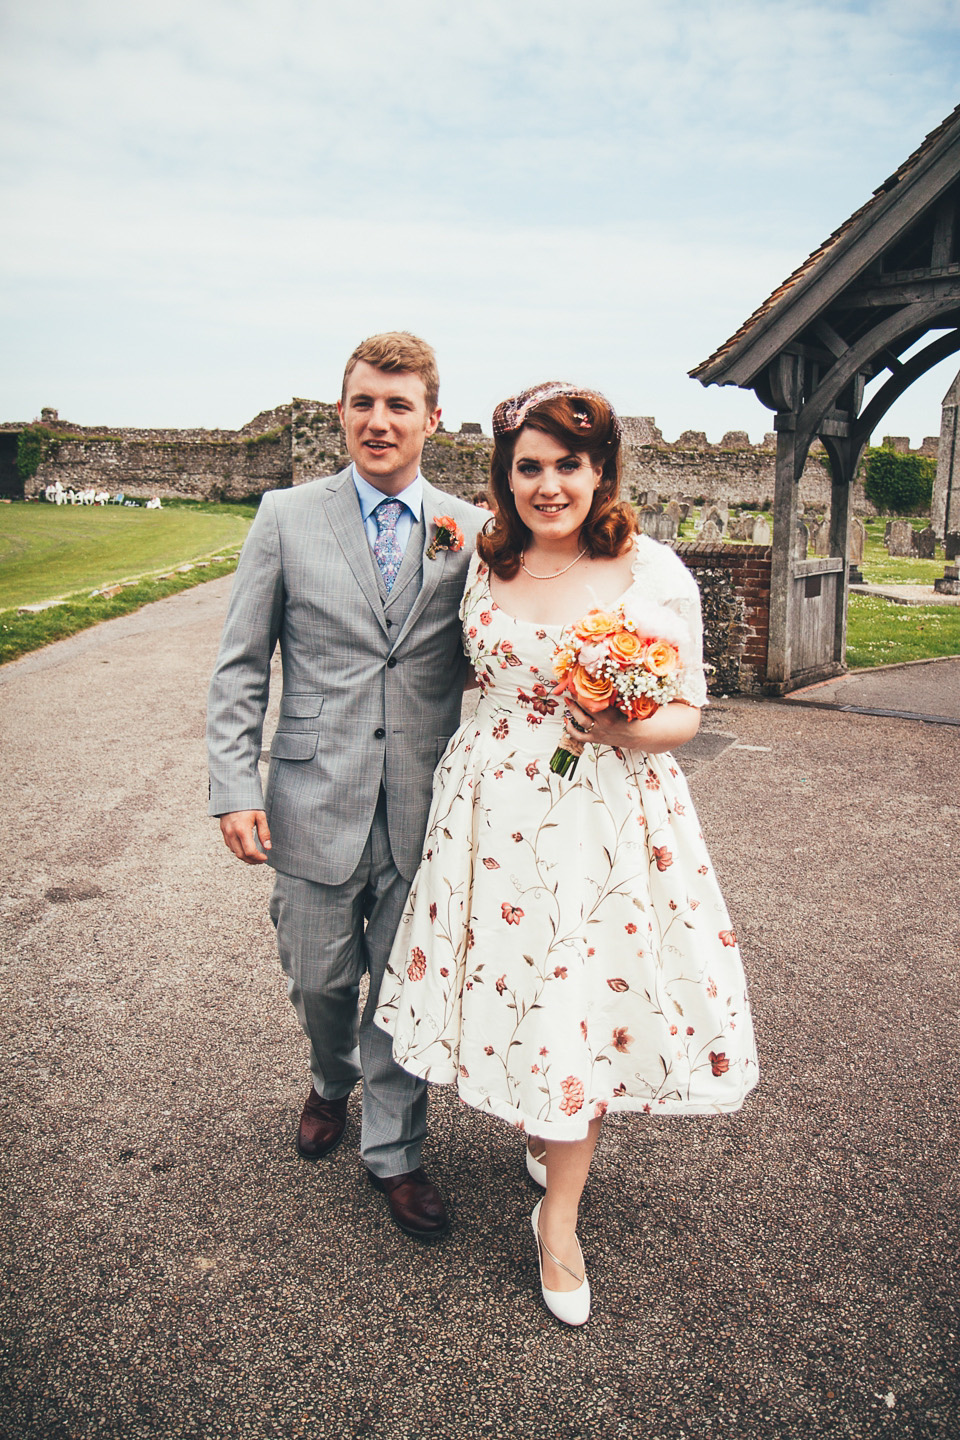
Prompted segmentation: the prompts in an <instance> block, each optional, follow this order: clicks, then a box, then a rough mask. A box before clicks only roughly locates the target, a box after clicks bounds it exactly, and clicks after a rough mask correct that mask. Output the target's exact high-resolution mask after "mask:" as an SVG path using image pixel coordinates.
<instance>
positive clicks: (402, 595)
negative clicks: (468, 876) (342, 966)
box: [207, 467, 489, 885]
mask: <svg viewBox="0 0 960 1440" xmlns="http://www.w3.org/2000/svg"><path fill="white" fill-rule="evenodd" d="M438 513H439V514H449V515H452V516H453V517H454V519H455V520H456V521H457V523H458V524H459V526H460V528H461V530H462V531H463V533H464V539H465V543H464V545H463V548H462V549H461V550H459V551H457V552H456V553H453V552H451V551H449V550H440V551H439V552H438V554H437V556H436V557H435V558H434V559H428V558H427V556H426V548H427V544H428V543H429V540H430V539H431V538H432V536H433V533H434V528H435V527H434V525H433V523H432V521H433V517H434V516H435V515H436V514H438ZM423 518H424V522H425V523H424V525H423V526H422V527H421V528H419V529H418V528H416V527H415V528H414V530H413V533H412V534H411V537H410V541H409V543H408V545H407V550H406V553H405V555H404V560H403V565H402V567H401V569H400V572H399V574H398V576H397V579H396V582H395V584H394V588H393V591H392V592H391V594H390V596H389V598H387V596H386V592H385V590H384V587H383V581H382V578H381V576H380V572H379V569H378V567H377V563H376V560H375V559H374V557H373V554H372V553H371V550H370V546H369V544H368V542H367V537H366V534H365V532H364V528H363V519H362V517H361V513H360V504H359V500H358V497H357V492H356V487H355V486H354V483H353V476H352V471H351V469H350V468H349V467H348V468H347V469H346V470H342V471H341V472H340V473H339V474H338V475H334V476H332V477H330V478H329V479H324V480H314V481H312V482H310V483H309V484H306V485H300V486H297V487H295V488H294V489H291V490H272V491H268V492H267V493H266V494H265V495H264V496H263V499H262V500H261V502H260V509H259V511H258V513H257V516H256V519H255V520H254V522H253V525H252V526H251V528H250V532H249V535H248V536H247V541H246V544H245V545H244V547H243V552H242V554H241V556H240V561H239V564H238V566H237V573H236V576H235V578H234V583H233V589H232V591H231V595H230V603H229V607H228V610H227V617H226V622H225V624H224V629H223V638H222V640H221V643H220V653H219V656H218V658H217V664H216V668H215V670H214V674H213V679H212V681H211V684H210V697H209V706H208V720H207V740H208V750H209V758H210V807H209V809H210V814H211V815H223V814H226V813H228V812H229V811H234V810H259V809H262V808H265V809H266V812H267V818H268V821H269V824H270V831H271V838H272V849H271V851H270V852H269V857H268V858H269V861H270V864H271V865H273V866H274V867H275V868H276V869H278V870H281V871H283V872H284V873H285V874H288V875H297V876H301V877H303V878H304V879H308V880H315V881H318V882H320V883H321V884H326V885H338V884H342V883H343V882H344V881H345V880H346V879H348V877H349V876H350V875H351V874H352V873H353V871H354V869H355V868H356V866H357V863H358V861H359V859H360V856H361V854H362V851H363V847H364V845H365V843H366V840H367V836H368V835H369V833H370V827H371V824H372V822H373V815H374V811H375V809H376V806H377V800H378V797H379V793H380V786H381V783H382V785H383V787H384V790H385V793H386V801H387V821H388V825H389V833H390V845H391V849H392V851H393V857H394V860H395V862H396V865H397V868H398V870H399V871H400V873H401V874H402V875H403V876H404V877H405V878H406V879H412V877H413V875H414V873H415V871H416V868H417V865H418V864H419V861H420V851H421V846H422V843H423V836H424V833H425V830H426V823H427V816H428V812H429V807H430V797H431V785H432V777H433V771H434V769H435V767H436V764H437V761H438V760H439V758H440V756H441V755H442V753H443V750H444V748H445V746H446V743H447V741H448V739H449V738H450V735H451V734H452V733H453V731H454V730H455V729H456V728H457V726H458V724H459V722H460V701H461V695H462V690H463V682H464V678H465V674H466V665H467V662H466V659H465V657H464V654H463V646H462V640H461V631H460V619H459V607H460V599H461V596H462V594H463V588H464V584H465V580H466V572H467V566H468V564H469V561H470V556H471V554H472V551H473V547H474V542H475V540H476V535H477V532H478V531H479V530H480V529H481V528H482V526H483V523H484V521H485V520H486V519H487V518H489V517H488V516H486V515H485V514H484V512H483V511H480V510H478V509H476V508H475V507H474V506H473V505H468V504H466V503H465V502H464V501H462V500H457V499H456V498H455V497H453V496H451V495H447V494H444V493H443V492H442V491H439V490H436V489H435V488H434V487H433V486H432V485H430V484H428V483H427V482H426V481H424V484H423ZM418 541H419V544H418ZM421 572H422V582H421V583H420V586H419V590H417V589H416V585H417V580H418V578H419V577H420V575H421ZM278 643H279V645H280V650H281V655H282V659H283V695H282V699H281V703H280V720H279V723H278V727H277V731H276V734H275V735H274V736H273V738H272V740H271V742H270V771H269V776H268V781H267V795H266V804H265V805H264V797H263V790H262V786H261V782H260V774H259V771H258V768H257V767H258V761H259V758H260V750H261V743H262V735H263V721H264V714H265V712H266V707H267V699H268V693H269V684H270V661H271V657H272V655H273V652H274V649H275V647H276V645H277V644H278Z"/></svg>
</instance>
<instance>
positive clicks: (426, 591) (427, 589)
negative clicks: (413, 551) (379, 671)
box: [394, 480, 447, 648]
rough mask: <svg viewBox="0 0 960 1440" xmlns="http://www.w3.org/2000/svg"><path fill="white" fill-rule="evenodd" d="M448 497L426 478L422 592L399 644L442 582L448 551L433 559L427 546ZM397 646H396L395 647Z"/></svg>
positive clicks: (424, 485) (424, 489)
mask: <svg viewBox="0 0 960 1440" xmlns="http://www.w3.org/2000/svg"><path fill="white" fill-rule="evenodd" d="M446 500H447V497H446V496H445V495H443V494H441V492H440V491H439V490H434V488H433V486H432V485H430V484H428V483H427V481H426V480H424V482H423V580H422V582H421V584H420V593H419V594H418V596H417V598H416V599H415V600H414V602H413V605H412V606H411V608H410V614H409V615H408V616H407V618H406V620H405V621H404V625H403V629H402V630H401V631H400V634H399V635H398V636H397V641H396V643H397V645H399V644H400V641H401V640H403V639H404V637H405V636H406V635H407V633H408V631H409V630H410V629H411V627H412V626H413V625H415V624H416V623H417V621H418V620H419V618H420V616H421V615H422V614H423V612H424V610H425V609H426V608H427V606H428V605H429V603H430V600H431V598H432V596H433V592H434V591H435V590H436V588H437V586H438V585H439V584H440V580H441V577H442V575H443V570H444V566H445V565H446V563H447V551H446V550H439V551H438V552H437V554H436V555H435V556H434V558H433V559H432V560H429V559H428V558H427V547H428V545H429V544H430V541H431V540H432V539H433V533H434V530H435V529H436V526H435V525H434V523H433V517H434V516H435V515H436V513H437V511H438V510H440V509H442V508H443V505H444V503H445V501H446ZM394 648H396V647H394Z"/></svg>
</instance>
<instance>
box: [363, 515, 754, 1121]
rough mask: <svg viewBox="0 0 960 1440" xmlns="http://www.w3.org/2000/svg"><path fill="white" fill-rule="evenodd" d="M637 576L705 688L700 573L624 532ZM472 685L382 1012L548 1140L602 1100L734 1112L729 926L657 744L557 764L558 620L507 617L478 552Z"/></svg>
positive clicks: (739, 978)
mask: <svg viewBox="0 0 960 1440" xmlns="http://www.w3.org/2000/svg"><path fill="white" fill-rule="evenodd" d="M635 543H636V555H635V559H634V563H633V583H632V585H631V587H630V592H628V593H637V594H640V595H642V596H644V597H645V598H648V599H653V600H657V601H659V602H660V603H661V604H666V605H668V606H670V608H671V609H673V610H674V611H676V613H677V614H679V615H680V616H681V618H682V619H683V620H685V622H686V624H687V628H688V631H689V633H690V637H691V638H690V644H689V646H688V647H685V651H684V652H682V654H681V658H682V659H683V660H684V662H685V671H684V682H683V686H684V688H683V694H684V698H686V699H688V700H689V701H690V702H691V703H693V704H695V705H703V704H705V703H706V686H705V683H704V679H703V668H702V629H701V622H700V604H699V593H698V591H697V587H696V582H695V581H694V579H693V577H692V575H691V574H690V572H689V571H688V570H687V569H686V567H685V566H684V565H683V564H682V562H681V561H680V560H679V559H678V558H677V556H675V555H674V554H673V552H672V551H671V550H669V549H668V548H667V547H666V546H663V545H660V544H658V543H657V542H656V541H654V540H652V539H650V538H649V537H648V536H645V535H641V536H638V537H637V538H636V542H635ZM461 616H462V619H463V630H464V642H465V645H466V649H467V653H468V654H469V657H470V659H471V661H472V663H473V666H474V668H475V671H476V674H477V678H478V681H479V684H480V687H481V692H482V693H481V698H480V703H479V706H478V709H477V712H476V715H475V716H474V717H473V718H472V719H471V720H469V721H468V722H466V723H464V724H463V725H461V727H460V729H459V730H458V731H457V732H456V734H455V735H453V737H452V738H451V740H450V743H449V745H448V747H447V750H446V752H445V754H444V757H443V759H442V760H441V762H440V764H439V766H438V767H437V771H436V775H435V777H434V798H433V807H432V810H431V813H430V819H429V822H428V828H427V835H426V839H425V842H424V849H423V858H422V862H421V866H420V869H419V871H418V872H417V876H416V879H415V880H414V883H413V887H412V889H411V892H410V896H409V899H408V901H407V906H406V909H405V911H404V914H403V918H402V920H401V923H400V928H399V930H398V932H397V939H396V942H395V944H394V947H393V951H392V954H391V958H390V963H389V966H388V969H387V973H386V975H385V977H384V980H383V985H382V987H381V991H380V1004H379V1008H378V1012H377V1023H378V1024H379V1025H380V1026H381V1027H382V1028H383V1029H385V1030H387V1031H388V1032H390V1033H391V1034H392V1036H393V1042H394V1047H393V1048H394V1056H395V1058H396V1059H397V1061H398V1062H399V1063H400V1064H401V1065H402V1066H404V1068H405V1069H407V1070H410V1071H412V1072H413V1073H414V1074H416V1075H419V1076H421V1077H422V1078H423V1079H425V1080H429V1081H434V1082H439V1083H455V1084H456V1085H457V1088H458V1091H459V1094H460V1097H461V1098H462V1099H463V1100H464V1101H466V1102H467V1103H468V1104H469V1105H473V1106H475V1107H477V1108H478V1109H480V1110H484V1111H487V1112H488V1113H490V1114H493V1115H497V1116H499V1117H500V1118H501V1119H503V1120H505V1121H507V1122H509V1123H511V1124H513V1125H516V1126H518V1127H519V1128H521V1129H525V1130H527V1131H528V1132H529V1133H533V1134H537V1135H541V1136H544V1137H547V1138H549V1139H555V1140H575V1139H580V1138H582V1137H583V1136H584V1135H585V1134H586V1131H587V1122H588V1121H589V1120H590V1119H592V1118H593V1117H594V1116H600V1115H603V1114H604V1113H605V1112H606V1111H607V1110H609V1111H618V1110H632V1111H642V1112H646V1113H648V1114H658V1115H664V1114H703V1113H711V1112H720V1111H731V1110H736V1109H738V1108H739V1107H740V1105H741V1104H742V1102H743V1100H744V1097H745V1096H746V1094H747V1093H748V1091H750V1090H751V1089H752V1088H753V1086H754V1085H755V1084H756V1082H757V1063H756V1054H755V1050H754V1041H753V1027H752V1023H751V1018H750V1011H749V1006H748V1002H747V995H746V985H745V981H744V975H743V968H742V965H741V959H740V952H739V949H738V946H737V939H736V935H735V934H734V930H733V926H732V925H731V922H730V917H729V915H728V913H727V909H726V906H725V904H724V901H723V897H722V895H721V893H720V889H719V886H718V884H717V880H716V877H715V875H714V872H713V868H712V866H711V864H710V858H709V856H708V854H707V850H706V846H705V844H704V841H703V836H702V835H701V833H700V826H699V823H698V821H697V817H696V813H695V811H694V807H693V804H692V802H691V800H690V794H689V791H688V789H687V784H686V781H685V779H684V777H683V775H682V773H681V771H680V768H679V766H678V765H677V763H676V761H675V760H674V758H673V757H672V755H669V754H663V755H647V754H645V753H644V752H643V751H640V750H636V749H634V750H624V751H622V752H621V751H619V750H616V749H614V748H612V747H610V746H607V745H588V746H587V747H586V748H585V750H584V753H583V755H582V756H581V758H580V761H579V764H578V767H577V770H576V773H575V775H574V777H573V779H563V778H561V777H559V776H557V775H554V774H552V773H551V771H550V757H551V755H552V754H553V751H554V748H555V746H556V745H557V743H558V742H559V741H560V739H561V738H562V735H563V706H562V701H560V700H558V698H557V697H556V696H554V695H553V694H552V693H551V692H552V690H553V686H554V684H555V683H556V681H555V677H554V675H553V671H552V660H553V655H554V653H555V650H556V648H557V644H558V641H559V638H560V634H561V630H562V628H563V627H562V626H559V625H554V626H551V625H543V626H541V625H536V624H533V623H530V622H527V621H522V620H517V619H514V618H512V617H511V616H510V615H509V614H507V613H506V611H504V610H501V609H500V607H499V606H498V605H497V604H496V602H495V601H494V600H493V598H492V596H491V593H490V588H489V572H488V569H487V566H486V565H485V564H483V563H482V562H481V561H479V559H478V558H477V557H476V556H474V559H473V561H472V563H471V566H470V571H469V574H468V579H467V588H466V591H465V593H464V598H463V604H462V608H461Z"/></svg>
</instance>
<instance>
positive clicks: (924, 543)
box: [914, 525, 937, 560]
mask: <svg viewBox="0 0 960 1440" xmlns="http://www.w3.org/2000/svg"><path fill="white" fill-rule="evenodd" d="M914 539H915V542H916V546H917V556H918V558H919V559H920V560H933V559H935V558H936V554H937V532H936V530H934V528H933V526H932V525H928V526H927V528H926V529H925V530H921V531H920V532H919V534H917V535H915V536H914Z"/></svg>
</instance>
